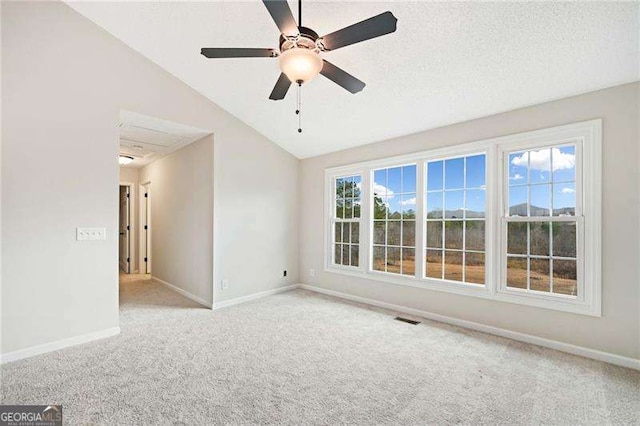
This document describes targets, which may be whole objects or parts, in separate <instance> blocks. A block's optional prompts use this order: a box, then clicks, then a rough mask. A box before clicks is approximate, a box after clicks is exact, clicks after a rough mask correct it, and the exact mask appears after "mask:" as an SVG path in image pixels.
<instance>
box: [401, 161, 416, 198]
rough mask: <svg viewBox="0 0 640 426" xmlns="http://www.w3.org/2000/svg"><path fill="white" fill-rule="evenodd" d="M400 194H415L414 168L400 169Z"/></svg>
mask: <svg viewBox="0 0 640 426" xmlns="http://www.w3.org/2000/svg"><path fill="white" fill-rule="evenodd" d="M402 192H403V193H407V192H416V166H415V165H411V166H404V167H403V168H402Z"/></svg>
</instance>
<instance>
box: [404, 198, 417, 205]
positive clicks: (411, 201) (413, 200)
mask: <svg viewBox="0 0 640 426" xmlns="http://www.w3.org/2000/svg"><path fill="white" fill-rule="evenodd" d="M400 204H402V205H403V206H413V205H415V204H416V197H413V198H408V199H406V200H402V201H400Z"/></svg>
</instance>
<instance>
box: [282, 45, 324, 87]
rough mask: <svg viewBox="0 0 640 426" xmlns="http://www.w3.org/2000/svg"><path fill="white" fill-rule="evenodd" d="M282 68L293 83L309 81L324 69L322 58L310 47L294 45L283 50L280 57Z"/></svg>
mask: <svg viewBox="0 0 640 426" xmlns="http://www.w3.org/2000/svg"><path fill="white" fill-rule="evenodd" d="M278 64H279V65H280V70H281V71H282V72H283V73H284V74H285V75H286V76H287V77H288V78H289V80H290V81H291V82H292V83H296V82H298V81H302V82H303V83H308V82H309V81H311V80H313V78H314V77H315V76H317V75H318V73H319V72H320V70H322V58H320V55H319V54H318V53H317V52H315V51H313V50H310V49H302V48H299V47H294V48H293V49H289V50H285V51H284V52H282V54H281V55H280V57H279V59H278Z"/></svg>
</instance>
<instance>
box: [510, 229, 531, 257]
mask: <svg viewBox="0 0 640 426" xmlns="http://www.w3.org/2000/svg"><path fill="white" fill-rule="evenodd" d="M527 244H528V243H527V224H526V223H525V222H510V223H508V224H507V253H510V254H527Z"/></svg>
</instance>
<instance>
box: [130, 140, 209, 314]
mask: <svg viewBox="0 0 640 426" xmlns="http://www.w3.org/2000/svg"><path fill="white" fill-rule="evenodd" d="M140 182H141V183H144V184H146V183H148V182H150V183H151V197H150V203H151V236H152V239H151V254H152V264H151V268H152V269H151V275H152V276H153V277H156V278H159V279H161V280H163V281H165V282H168V283H170V284H172V285H174V286H176V287H179V288H181V289H182V290H184V291H186V292H188V293H190V294H192V295H194V296H196V297H198V298H199V299H202V300H205V301H206V302H207V304H208V306H211V304H212V303H213V137H212V136H208V137H205V138H204V139H201V140H199V141H197V142H194V143H192V144H191V145H187V146H186V147H184V148H182V149H179V150H178V151H176V152H173V153H172V154H170V155H168V156H167V157H164V158H161V159H160V160H158V161H154V162H153V163H151V164H149V165H147V166H145V167H143V168H142V169H140Z"/></svg>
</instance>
